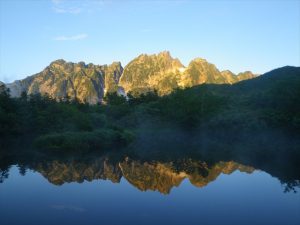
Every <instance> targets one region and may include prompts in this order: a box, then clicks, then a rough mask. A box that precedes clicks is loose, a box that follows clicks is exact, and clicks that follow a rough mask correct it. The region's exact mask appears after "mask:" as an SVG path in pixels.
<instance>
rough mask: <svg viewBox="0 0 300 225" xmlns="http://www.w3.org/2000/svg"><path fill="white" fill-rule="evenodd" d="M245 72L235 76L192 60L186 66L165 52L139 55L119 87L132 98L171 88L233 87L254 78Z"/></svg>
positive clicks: (123, 76) (165, 91) (122, 77)
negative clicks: (237, 83) (217, 85)
mask: <svg viewBox="0 0 300 225" xmlns="http://www.w3.org/2000/svg"><path fill="white" fill-rule="evenodd" d="M254 77H255V75H254V74H252V73H251V72H249V71H247V72H244V73H240V74H238V75H235V74H234V73H232V72H230V71H223V72H220V71H219V70H218V69H217V68H216V66H215V65H213V64H211V63H209V62H207V61H206V60H205V59H202V58H196V59H194V60H192V61H191V62H190V63H189V65H188V66H187V67H185V66H184V65H182V63H181V62H180V61H179V60H178V59H175V58H173V57H172V56H171V55H170V53H169V52H167V51H166V52H162V53H159V54H157V55H156V54H154V55H145V54H142V55H140V56H138V57H137V58H135V59H134V60H132V61H131V62H130V63H129V64H128V65H127V66H126V67H125V68H124V72H123V74H122V76H121V78H120V83H119V86H122V87H123V88H124V89H125V91H126V92H127V93H128V92H132V93H133V94H134V95H135V94H136V95H138V94H140V93H144V92H147V91H149V90H157V91H158V93H159V94H160V95H165V94H169V93H170V92H172V91H173V90H174V89H175V88H185V87H192V86H196V85H200V84H203V83H208V84H233V83H236V82H238V81H241V80H245V79H251V78H254Z"/></svg>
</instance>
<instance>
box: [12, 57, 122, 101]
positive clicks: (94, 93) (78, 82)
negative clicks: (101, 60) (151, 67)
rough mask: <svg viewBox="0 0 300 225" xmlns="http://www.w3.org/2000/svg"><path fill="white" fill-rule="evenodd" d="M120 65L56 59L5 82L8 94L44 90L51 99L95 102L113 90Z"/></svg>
mask: <svg viewBox="0 0 300 225" xmlns="http://www.w3.org/2000/svg"><path fill="white" fill-rule="evenodd" d="M122 72H123V68H122V66H121V64H120V63H119V62H115V63H113V64H111V65H109V66H107V65H103V66H99V65H94V64H91V63H90V64H85V63H84V62H79V63H71V62H66V61H64V60H62V59H61V60H56V61H54V62H52V63H51V64H50V65H49V66H47V67H46V68H45V69H44V70H43V71H42V72H40V73H37V74H35V75H33V76H31V77H27V78H25V79H24V80H20V81H15V82H13V83H11V84H8V85H7V87H8V88H10V91H11V95H12V96H13V97H18V96H20V95H21V93H22V92H26V93H27V94H36V93H40V94H42V95H44V94H47V95H49V96H50V97H52V98H54V99H58V100H60V99H66V98H69V99H75V98H76V99H78V100H79V101H80V102H84V103H90V104H96V103H100V102H101V101H102V98H103V96H104V92H105V91H106V92H112V91H116V90H117V88H118V82H119V78H120V76H121V74H122Z"/></svg>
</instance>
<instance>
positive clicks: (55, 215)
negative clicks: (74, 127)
mask: <svg viewBox="0 0 300 225" xmlns="http://www.w3.org/2000/svg"><path fill="white" fill-rule="evenodd" d="M5 173H6V174H9V175H8V177H6V176H5V175H4V172H3V171H2V183H0V218H1V223H0V224H1V225H14V224H28V225H34V224H36V225H47V224H49V225H53V224H85V225H88V224H105V225H109V224H151V225H153V224H172V225H174V224H191V225H192V224H231V225H233V224H239V225H242V224H249V225H250V224H256V225H258V224H262V225H266V224H270V225H277V224H278V225H298V224H300V223H299V222H300V195H299V188H298V187H296V188H295V189H294V190H296V191H297V192H296V193H295V192H294V191H289V192H285V191H284V187H283V185H282V184H281V182H280V181H279V179H278V178H276V177H272V176H271V175H269V174H268V173H266V172H263V171H261V170H257V169H255V168H253V167H251V166H245V165H241V164H238V163H235V162H234V161H229V162H218V163H215V164H214V165H211V166H208V165H207V164H206V163H204V162H201V161H197V160H191V159H189V160H186V161H184V162H181V163H178V162H177V163H176V164H175V163H173V162H167V163H161V162H155V161H151V162H141V161H134V160H129V159H125V160H123V161H117V162H109V161H108V160H107V159H99V160H92V161H89V162H85V163H82V162H80V161H72V160H71V161H68V162H60V161H58V160H52V161H47V162H41V163H33V164H32V165H31V166H30V168H24V165H21V166H18V165H11V166H10V167H9V168H8V170H7V171H6V172H5Z"/></svg>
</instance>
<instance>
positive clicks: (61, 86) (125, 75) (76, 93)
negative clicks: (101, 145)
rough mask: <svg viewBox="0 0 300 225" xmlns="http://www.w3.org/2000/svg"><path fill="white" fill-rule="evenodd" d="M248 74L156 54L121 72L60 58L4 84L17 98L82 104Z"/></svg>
mask: <svg viewBox="0 0 300 225" xmlns="http://www.w3.org/2000/svg"><path fill="white" fill-rule="evenodd" d="M254 77H255V75H254V74H252V73H251V72H250V71H246V72H244V73H239V74H238V75H235V74H233V73H232V72H230V71H229V70H226V71H222V72H220V71H219V70H218V69H217V68H216V66H215V65H213V64H211V63H209V62H207V61H206V60H205V59H201V58H196V59H194V60H192V61H191V62H190V63H189V65H188V66H187V67H185V66H184V65H183V64H182V63H181V62H180V61H179V59H177V58H173V57H172V56H171V55H170V53H169V52H168V51H164V52H161V53H159V54H153V55H147V54H142V55H139V56H138V57H136V58H135V59H133V60H132V61H131V62H129V63H128V65H127V66H126V67H125V68H124V69H123V67H122V65H121V63H120V62H113V63H112V64H111V65H94V64H92V63H90V64H85V63H84V62H79V63H72V62H66V61H64V60H62V59H59V60H56V61H54V62H52V63H51V64H50V65H49V66H47V67H46V68H45V69H44V70H43V71H42V72H40V73H37V74H34V75H32V76H30V77H27V78H25V79H23V80H18V81H15V82H13V83H10V84H7V85H6V86H7V88H9V89H10V94H11V96H13V97H19V96H20V95H21V94H22V92H26V93H27V94H29V95H30V94H36V93H39V94H42V95H45V94H47V95H49V96H50V97H51V98H53V99H57V100H64V99H75V98H76V99H77V100H79V101H80V102H83V103H90V104H97V103H101V102H102V100H103V97H104V96H105V95H106V94H107V93H112V92H116V93H118V94H119V95H126V93H128V92H131V94H133V95H134V96H137V95H140V94H142V93H146V92H148V91H153V90H156V91H157V92H158V94H159V95H166V94H169V93H171V92H172V91H173V90H174V89H176V88H186V87H192V86H195V85H200V84H203V83H209V84H233V83H236V82H239V81H241V80H246V79H251V78H254Z"/></svg>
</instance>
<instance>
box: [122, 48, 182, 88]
mask: <svg viewBox="0 0 300 225" xmlns="http://www.w3.org/2000/svg"><path fill="white" fill-rule="evenodd" d="M183 67H184V66H183V65H182V63H181V62H180V61H179V60H178V59H175V58H172V57H171V55H170V53H169V52H168V51H164V52H161V53H159V54H153V55H147V54H142V55H139V56H138V57H137V58H135V59H133V60H132V61H131V62H129V63H128V65H127V66H126V67H125V68H124V72H123V74H122V76H121V79H120V83H119V86H122V87H123V88H124V89H125V91H126V92H133V93H136V94H139V93H143V92H146V91H149V90H154V89H155V90H157V91H158V92H159V94H167V93H170V92H171V91H172V90H173V89H174V88H176V87H178V84H177V83H178V82H177V81H178V79H179V76H180V69H181V68H183Z"/></svg>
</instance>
